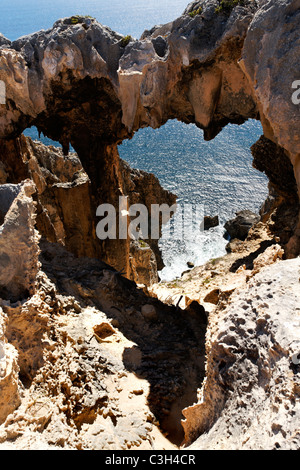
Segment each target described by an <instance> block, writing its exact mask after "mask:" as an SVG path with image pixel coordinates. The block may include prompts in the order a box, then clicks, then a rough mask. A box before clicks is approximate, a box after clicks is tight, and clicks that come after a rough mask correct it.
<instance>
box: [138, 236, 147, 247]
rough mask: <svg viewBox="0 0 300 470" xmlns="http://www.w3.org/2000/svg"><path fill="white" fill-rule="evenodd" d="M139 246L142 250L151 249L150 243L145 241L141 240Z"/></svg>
mask: <svg viewBox="0 0 300 470" xmlns="http://www.w3.org/2000/svg"><path fill="white" fill-rule="evenodd" d="M139 245H140V247H141V248H149V245H148V243H146V242H145V241H144V240H142V239H141V238H140V239H139Z"/></svg>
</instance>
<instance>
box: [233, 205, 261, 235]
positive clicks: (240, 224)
mask: <svg viewBox="0 0 300 470" xmlns="http://www.w3.org/2000/svg"><path fill="white" fill-rule="evenodd" d="M259 220H260V217H259V215H257V214H255V213H254V212H251V211H249V210H243V211H240V212H237V213H236V217H235V218H234V219H231V220H229V221H228V222H226V224H225V229H226V233H225V237H226V236H228V235H229V237H230V238H231V239H234V238H237V239H239V240H246V238H247V235H248V233H249V230H250V229H251V227H253V225H254V224H256V223H257V222H259Z"/></svg>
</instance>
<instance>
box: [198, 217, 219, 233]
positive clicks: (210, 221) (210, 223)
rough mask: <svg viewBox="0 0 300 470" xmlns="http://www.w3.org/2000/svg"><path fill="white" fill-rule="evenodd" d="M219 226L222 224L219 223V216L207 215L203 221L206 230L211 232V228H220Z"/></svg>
mask: <svg viewBox="0 0 300 470" xmlns="http://www.w3.org/2000/svg"><path fill="white" fill-rule="evenodd" d="M219 224H220V221H219V216H218V215H215V216H210V215H206V216H205V217H204V219H203V229H204V230H209V229H210V228H213V227H218V225H219ZM201 228H202V226H201Z"/></svg>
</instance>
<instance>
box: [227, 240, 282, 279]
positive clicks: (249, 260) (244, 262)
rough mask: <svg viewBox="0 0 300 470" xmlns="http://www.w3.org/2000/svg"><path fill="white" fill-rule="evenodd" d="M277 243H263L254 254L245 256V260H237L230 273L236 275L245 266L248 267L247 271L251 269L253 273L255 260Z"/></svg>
mask: <svg viewBox="0 0 300 470" xmlns="http://www.w3.org/2000/svg"><path fill="white" fill-rule="evenodd" d="M275 243H276V242H275V240H265V241H263V242H262V243H261V244H260V247H259V248H258V249H257V250H256V251H253V252H252V253H250V255H248V256H245V257H244V258H240V259H238V260H236V261H235V262H234V263H233V264H232V266H231V267H230V272H231V273H235V272H236V271H237V270H238V269H239V268H240V267H241V266H244V265H245V266H246V269H249V270H251V271H252V269H253V268H254V265H253V262H254V260H256V258H257V257H258V256H259V255H260V254H262V253H264V251H266V249H267V248H269V247H270V246H272V245H274V244H275Z"/></svg>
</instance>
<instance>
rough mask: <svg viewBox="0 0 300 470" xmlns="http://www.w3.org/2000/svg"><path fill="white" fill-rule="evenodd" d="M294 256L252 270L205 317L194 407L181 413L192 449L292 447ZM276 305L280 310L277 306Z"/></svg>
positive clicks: (298, 267)
mask: <svg viewBox="0 0 300 470" xmlns="http://www.w3.org/2000/svg"><path fill="white" fill-rule="evenodd" d="M299 273H300V260H299V258H297V259H295V260H290V261H280V262H278V263H275V264H274V265H272V266H270V267H266V268H264V269H262V270H261V271H260V273H259V274H257V275H256V276H254V277H253V278H252V279H251V281H249V283H248V286H247V287H246V288H245V289H241V290H240V291H237V292H236V293H235V295H234V297H233V298H232V299H231V303H230V305H228V306H227V308H226V309H225V310H223V311H216V312H215V314H214V315H213V317H210V326H209V336H208V338H207V343H206V344H207V354H208V361H207V365H206V370H207V376H206V380H205V384H204V386H203V388H202V390H201V392H200V395H199V403H198V404H196V405H195V406H194V407H192V408H189V409H187V410H185V411H184V412H183V413H184V415H185V417H186V421H184V422H183V425H184V428H185V431H186V439H187V442H189V443H191V441H192V440H193V439H195V437H196V436H197V435H198V436H199V435H201V437H199V439H197V440H196V441H195V442H194V444H193V445H192V446H190V447H189V449H190V450H194V449H235V450H237V449H265V450H271V449H290V450H291V449H298V448H299V438H300V436H299V428H298V422H299V417H300V407H299V391H300V388H299V386H300V383H299V374H298V373H297V372H298V367H299V366H298V365H297V364H296V363H295V362H293V357H294V355H295V354H298V353H299V347H300V341H299V328H300V323H299V301H300V289H299ZM283 306H284V308H283Z"/></svg>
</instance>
